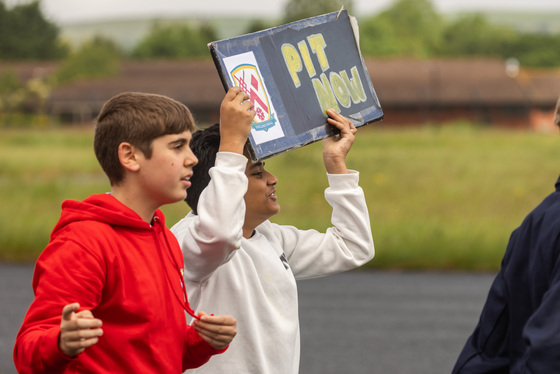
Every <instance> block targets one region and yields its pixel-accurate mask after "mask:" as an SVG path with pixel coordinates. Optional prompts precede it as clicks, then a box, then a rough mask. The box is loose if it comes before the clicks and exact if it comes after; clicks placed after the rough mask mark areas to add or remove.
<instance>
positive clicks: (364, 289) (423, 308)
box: [0, 264, 494, 374]
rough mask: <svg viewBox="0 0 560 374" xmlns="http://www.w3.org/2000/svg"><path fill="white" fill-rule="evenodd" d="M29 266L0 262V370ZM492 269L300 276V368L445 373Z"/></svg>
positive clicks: (27, 285)
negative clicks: (320, 276)
mask: <svg viewBox="0 0 560 374" xmlns="http://www.w3.org/2000/svg"><path fill="white" fill-rule="evenodd" d="M32 274H33V266H31V265H5V264H0V374H15V373H16V370H15V368H14V365H13V360H12V351H13V346H14V342H15V336H16V334H17V331H18V329H19V327H20V325H21V322H22V320H23V317H24V315H25V312H26V310H27V308H28V307H29V304H30V303H31V301H32V299H33V292H32V289H31V279H32ZM493 278H494V274H487V273H484V274H470V273H432V272H426V273H423V272H388V271H354V272H348V273H343V274H339V275H335V276H330V277H325V278H318V279H312V280H305V281H300V282H298V287H299V299H300V301H299V304H300V323H301V335H302V339H301V346H302V352H301V353H302V354H301V356H302V357H301V365H300V373H301V374H331V373H333V374H334V373H336V374H339V373H343V374H412V373H414V374H416V373H421V374H440V373H441V374H444V373H446V374H448V373H450V372H451V369H452V368H453V365H454V363H455V360H456V358H457V356H458V355H459V352H460V351H461V349H462V347H463V345H464V343H465V341H466V339H467V338H468V336H469V335H470V334H471V332H472V330H473V328H474V326H475V325H476V322H477V321H478V316H479V314H480V311H481V308H482V305H483V303H484V300H485V299H486V295H487V293H488V289H489V287H490V284H491V283H492V280H493Z"/></svg>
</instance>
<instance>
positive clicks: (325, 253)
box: [171, 94, 374, 374]
mask: <svg viewBox="0 0 560 374" xmlns="http://www.w3.org/2000/svg"><path fill="white" fill-rule="evenodd" d="M228 95H229V94H228ZM228 95H226V98H225V99H224V101H223V102H222V107H221V110H222V111H223V110H224V108H225V107H228V106H230V105H231V102H232V100H233V97H231V95H230V96H228ZM327 113H328V115H329V116H330V118H328V122H329V123H330V124H331V125H333V126H335V127H337V128H338V129H339V130H340V135H338V136H333V137H329V138H327V139H325V140H324V141H323V160H324V164H325V167H326V170H327V177H328V180H329V185H330V187H329V188H327V190H326V191H325V197H326V200H327V202H328V203H329V204H330V205H331V206H332V207H333V213H332V224H333V227H331V228H329V229H328V230H327V231H326V233H320V232H317V231H315V230H299V229H297V228H296V227H293V226H281V225H277V224H274V223H272V222H270V221H269V220H268V219H269V218H270V217H272V216H274V215H275V214H276V213H278V212H279V211H280V206H279V205H278V202H277V197H276V194H275V192H276V189H275V185H276V183H277V182H278V180H277V179H276V177H275V176H274V175H272V174H271V173H269V172H268V171H267V170H266V169H265V163H264V162H257V163H252V162H251V161H250V160H248V159H247V157H246V156H245V155H246V154H247V153H246V151H245V145H246V142H247V138H248V136H249V132H250V124H251V120H252V118H248V117H247V116H245V117H244V118H243V119H240V120H238V121H235V120H233V121H232V120H231V118H221V120H220V122H221V123H220V126H218V125H214V126H211V127H209V128H207V129H205V130H202V131H198V132H196V133H194V135H193V140H192V142H191V148H192V149H193V152H194V153H195V155H196V156H197V158H198V160H199V163H198V165H197V166H196V167H195V168H194V176H193V177H192V178H191V182H192V186H191V188H190V189H189V194H188V196H187V199H186V201H187V203H188V204H189V206H190V207H191V209H192V212H190V213H189V214H188V215H187V216H186V217H185V218H183V219H182V220H181V221H179V222H178V223H177V224H176V225H175V226H173V227H172V228H171V231H172V232H173V233H174V234H175V236H176V237H177V239H178V240H179V243H180V244H181V248H182V249H183V255H184V258H185V264H187V266H186V269H185V280H186V287H187V292H188V294H189V300H190V303H191V305H192V306H193V308H195V309H199V310H212V311H213V312H215V313H217V314H224V313H225V314H230V315H232V316H234V317H235V318H236V320H237V332H238V333H237V336H236V339H235V340H234V341H233V342H232V343H231V344H230V348H229V350H228V351H227V352H225V353H224V354H222V355H220V356H219V357H215V358H213V359H212V360H211V361H210V362H209V363H208V364H207V365H205V366H204V367H202V368H199V369H196V370H194V371H193V373H255V374H257V373H258V374H270V373H277V374H295V373H297V372H298V368H299V357H300V331H299V321H298V299H297V287H296V280H299V279H306V278H315V277H320V276H324V275H329V274H334V273H338V272H342V271H346V270H350V269H353V268H356V267H358V266H361V265H363V264H365V263H366V262H368V261H369V260H371V259H372V258H373V255H374V247H373V240H372V235H371V227H370V221H369V215H368V210H367V206H366V201H365V198H364V194H363V191H362V189H361V188H360V187H359V186H358V179H359V174H358V172H356V171H352V170H348V169H347V168H346V161H345V160H346V155H347V153H348V151H349V150H350V148H351V146H352V144H353V142H354V134H355V133H356V128H355V127H354V125H353V124H352V123H351V122H350V121H348V120H347V119H346V118H344V117H343V116H342V115H340V114H338V113H336V112H334V111H333V110H331V109H330V110H329V111H328V112H327ZM244 154H245V155H244ZM293 182H295V183H297V181H293Z"/></svg>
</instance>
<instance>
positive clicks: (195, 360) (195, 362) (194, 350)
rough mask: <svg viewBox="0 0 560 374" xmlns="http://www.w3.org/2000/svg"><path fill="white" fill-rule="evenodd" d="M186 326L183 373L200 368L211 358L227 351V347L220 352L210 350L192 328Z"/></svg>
mask: <svg viewBox="0 0 560 374" xmlns="http://www.w3.org/2000/svg"><path fill="white" fill-rule="evenodd" d="M186 326H187V345H186V347H185V355H184V356H183V371H184V370H187V369H192V368H197V367H199V366H202V365H204V364H205V363H207V362H208V361H209V360H210V358H211V357H212V356H214V355H217V354H220V353H224V352H225V351H226V350H227V349H228V347H226V348H224V349H221V350H217V349H214V348H212V347H211V346H210V345H209V344H208V343H206V342H205V341H204V339H202V338H201V337H200V335H198V333H197V332H196V330H195V329H194V328H192V327H191V326H189V325H186Z"/></svg>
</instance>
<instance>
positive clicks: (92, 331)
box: [58, 303, 103, 357]
mask: <svg viewBox="0 0 560 374" xmlns="http://www.w3.org/2000/svg"><path fill="white" fill-rule="evenodd" d="M78 309H80V304H78V303H73V304H68V305H66V306H65V307H64V308H63V309H62V320H61V321H60V335H59V337H58V347H59V348H60V351H61V352H62V353H64V354H65V355H66V356H68V357H72V356H76V355H77V354H79V353H82V352H83V351H84V350H85V349H86V348H88V347H91V346H92V345H94V344H95V343H97V342H98V340H99V337H100V336H101V335H103V330H102V329H101V324H102V323H101V320H100V319H97V318H94V317H93V314H92V313H91V311H89V310H82V311H80V312H77V313H76V311H77V310H78Z"/></svg>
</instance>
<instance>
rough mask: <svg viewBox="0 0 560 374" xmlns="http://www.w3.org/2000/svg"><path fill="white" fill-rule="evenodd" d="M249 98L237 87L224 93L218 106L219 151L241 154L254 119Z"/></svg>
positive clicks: (252, 106)
mask: <svg viewBox="0 0 560 374" xmlns="http://www.w3.org/2000/svg"><path fill="white" fill-rule="evenodd" d="M249 99H250V96H249V95H248V94H246V93H245V92H243V91H241V89H240V88H239V87H232V88H230V89H229V90H228V92H227V93H226V96H225V97H224V100H223V101H222V104H221V106H220V149H219V150H220V151H221V152H234V153H240V154H243V149H244V148H245V143H246V142H247V138H248V137H249V134H250V133H251V124H252V122H253V118H254V117H255V111H254V110H253V108H254V105H253V103H252V102H251V101H249Z"/></svg>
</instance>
